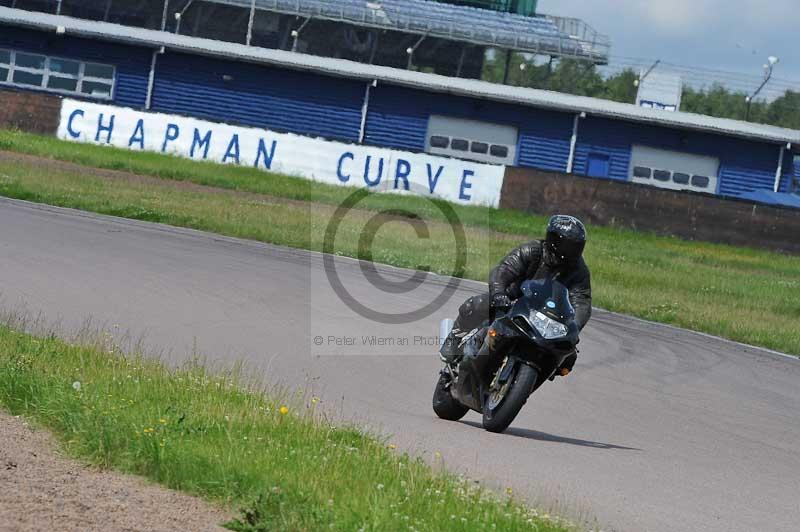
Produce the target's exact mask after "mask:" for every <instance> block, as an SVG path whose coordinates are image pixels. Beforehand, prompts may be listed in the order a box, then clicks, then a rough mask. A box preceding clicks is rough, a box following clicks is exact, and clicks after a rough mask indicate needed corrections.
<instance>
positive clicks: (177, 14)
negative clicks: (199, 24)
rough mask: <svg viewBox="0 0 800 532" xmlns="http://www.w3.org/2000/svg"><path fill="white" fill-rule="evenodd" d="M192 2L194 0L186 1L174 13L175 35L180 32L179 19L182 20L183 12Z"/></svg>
mask: <svg viewBox="0 0 800 532" xmlns="http://www.w3.org/2000/svg"><path fill="white" fill-rule="evenodd" d="M192 2H194V0H189V1H188V2H186V5H185V6H183V9H181V10H180V11H178V12H177V13H175V20H176V21H177V22H176V23H175V34H176V35H178V34H180V32H181V21H182V20H183V14H184V13H186V10H187V9H189V6H190V5H192Z"/></svg>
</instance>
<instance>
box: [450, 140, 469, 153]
mask: <svg viewBox="0 0 800 532" xmlns="http://www.w3.org/2000/svg"><path fill="white" fill-rule="evenodd" d="M450 147H451V148H453V149H454V150H458V151H467V150H469V141H466V140H464V139H453V140H451V141H450Z"/></svg>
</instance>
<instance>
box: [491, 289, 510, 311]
mask: <svg viewBox="0 0 800 532" xmlns="http://www.w3.org/2000/svg"><path fill="white" fill-rule="evenodd" d="M510 306H511V298H509V297H508V296H507V295H505V294H504V293H502V292H500V293H497V294H495V295H493V296H492V308H495V309H506V308H508V307H510Z"/></svg>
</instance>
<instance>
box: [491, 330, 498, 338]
mask: <svg viewBox="0 0 800 532" xmlns="http://www.w3.org/2000/svg"><path fill="white" fill-rule="evenodd" d="M489 336H491V337H492V338H494V337H495V336H497V329H489Z"/></svg>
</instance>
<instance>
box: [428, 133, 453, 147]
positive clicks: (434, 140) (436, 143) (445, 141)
mask: <svg viewBox="0 0 800 532" xmlns="http://www.w3.org/2000/svg"><path fill="white" fill-rule="evenodd" d="M449 145H450V139H449V138H447V137H443V136H441V135H433V136H432V137H431V146H432V147H434V148H447V147H448V146H449Z"/></svg>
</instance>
